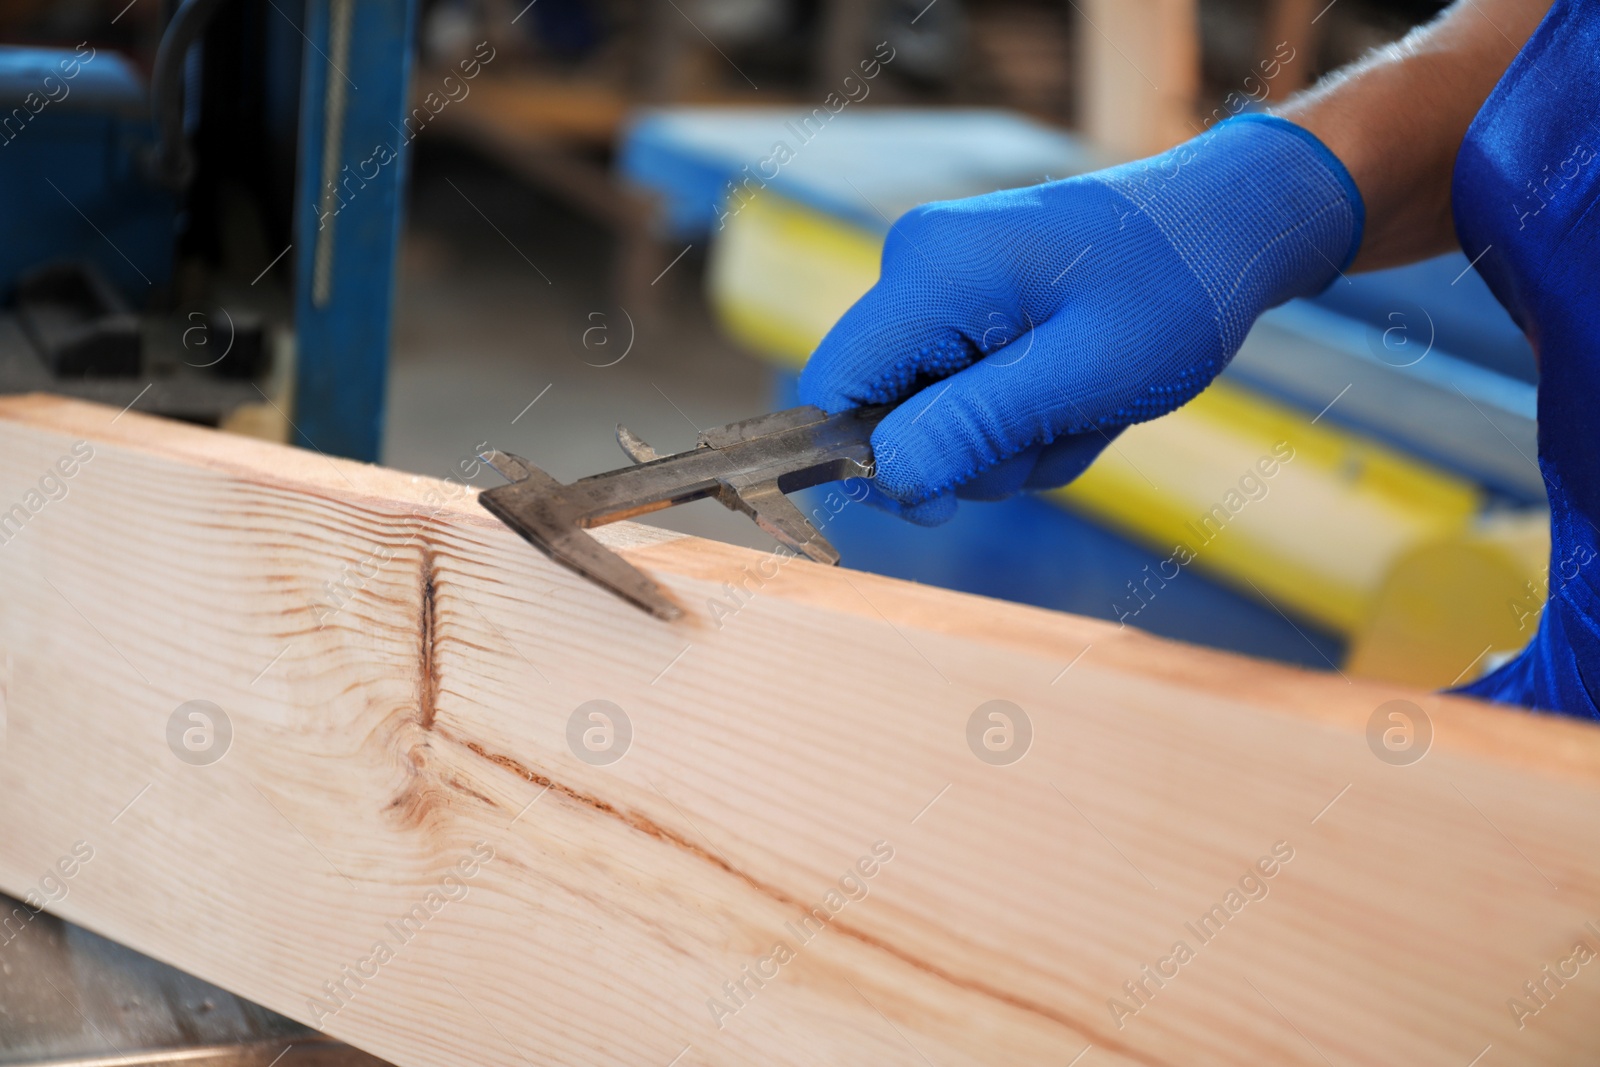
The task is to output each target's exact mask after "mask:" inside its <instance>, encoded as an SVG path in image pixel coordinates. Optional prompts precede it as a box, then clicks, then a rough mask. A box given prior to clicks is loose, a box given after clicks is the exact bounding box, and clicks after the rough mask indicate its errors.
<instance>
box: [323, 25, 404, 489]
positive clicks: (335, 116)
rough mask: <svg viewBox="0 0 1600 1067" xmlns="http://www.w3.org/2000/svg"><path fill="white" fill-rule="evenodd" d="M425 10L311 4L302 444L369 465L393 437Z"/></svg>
mask: <svg viewBox="0 0 1600 1067" xmlns="http://www.w3.org/2000/svg"><path fill="white" fill-rule="evenodd" d="M417 6H418V0H307V3H306V6H305V19H304V24H303V26H302V27H301V28H302V29H303V31H304V33H305V37H306V47H305V50H304V63H303V66H302V68H301V69H302V76H301V89H300V138H299V162H298V164H297V172H298V174H297V178H296V194H295V195H296V205H295V222H294V233H295V238H294V262H295V271H294V278H295V282H294V286H295V304H294V321H295V337H296V347H297V357H296V365H295V368H296V369H295V388H294V421H295V424H296V428H297V434H296V439H297V443H299V444H301V445H303V446H309V447H312V448H316V449H318V450H319V451H322V452H325V453H327V454H329V455H340V456H349V457H351V458H353V459H360V460H366V461H368V462H375V461H377V459H378V453H379V449H380V447H381V444H382V438H383V417H384V393H385V389H386V387H387V380H388V370H389V339H390V332H391V325H392V318H393V312H394V289H395V272H396V267H397V259H398V252H399V243H400V225H401V220H402V216H403V213H404V208H405V183H406V180H407V173H408V170H409V166H410V159H409V152H408V150H407V144H406V137H405V131H404V124H405V116H406V111H407V105H408V102H409V96H408V93H409V90H410V83H411V67H412V56H413V51H414V49H413V43H414V42H415V40H416V26H417ZM330 123H331V126H332V128H331V130H330ZM330 150H331V151H330ZM330 176H331V177H332V178H333V181H332V182H331V183H330V182H329V180H328V179H329V177H330Z"/></svg>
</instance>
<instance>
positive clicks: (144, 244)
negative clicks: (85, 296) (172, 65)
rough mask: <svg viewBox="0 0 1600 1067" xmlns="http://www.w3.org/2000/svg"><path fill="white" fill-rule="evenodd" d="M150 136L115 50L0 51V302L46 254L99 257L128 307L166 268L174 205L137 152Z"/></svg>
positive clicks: (141, 300) (155, 288)
mask: <svg viewBox="0 0 1600 1067" xmlns="http://www.w3.org/2000/svg"><path fill="white" fill-rule="evenodd" d="M154 143H155V130H154V127H153V125H152V124H151V121H150V105H149V102H148V100H147V94H146V91H145V86H144V83H143V81H142V80H141V79H140V77H139V75H138V73H137V72H136V71H135V70H134V69H133V65H132V64H131V63H129V62H128V61H127V60H126V59H124V58H123V57H122V56H119V55H115V54H113V53H109V52H105V51H97V50H96V49H94V48H93V47H91V46H89V45H83V46H80V47H79V48H77V49H45V48H0V201H3V202H4V203H5V204H6V205H8V209H7V210H6V211H4V212H3V213H0V301H7V302H9V301H10V300H11V299H12V296H13V291H14V289H15V285H16V281H17V278H18V277H20V276H21V275H22V274H23V273H24V272H26V271H28V270H30V269H32V268H34V267H37V266H39V265H40V264H42V263H46V262H49V261H52V260H64V259H72V260H86V261H88V262H91V263H93V264H95V266H97V267H98V268H99V269H100V270H101V272H103V273H104V274H105V276H106V277H107V278H108V279H110V280H111V281H112V283H113V284H115V285H116V286H117V287H118V288H119V289H120V290H121V292H122V293H123V294H124V295H125V296H126V297H127V298H128V300H129V301H130V302H131V303H133V304H134V305H135V306H138V307H144V306H146V305H148V304H149V303H150V301H151V298H152V297H153V296H155V295H157V294H158V293H159V292H161V291H162V290H164V288H165V287H166V285H167V284H168V282H169V281H170V279H171V276H172V259H173V242H174V239H175V237H176V218H175V213H176V206H175V200H174V198H173V196H172V194H171V193H170V192H169V191H168V190H167V189H165V188H163V187H162V186H161V185H160V184H159V183H157V182H156V181H154V180H153V179H152V178H151V176H150V175H148V174H147V173H146V172H145V170H144V168H143V167H141V166H140V160H141V159H142V158H143V157H144V155H145V153H146V152H147V151H148V150H149V149H150V147H151V146H152V145H153V144H154Z"/></svg>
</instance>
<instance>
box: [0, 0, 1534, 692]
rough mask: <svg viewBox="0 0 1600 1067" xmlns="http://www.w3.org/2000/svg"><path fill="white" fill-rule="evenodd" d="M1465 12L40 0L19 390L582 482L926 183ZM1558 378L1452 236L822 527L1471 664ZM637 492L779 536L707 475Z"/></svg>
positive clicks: (964, 175)
mask: <svg viewBox="0 0 1600 1067" xmlns="http://www.w3.org/2000/svg"><path fill="white" fill-rule="evenodd" d="M1439 6H1440V5H1438V4H1431V3H1425V2H1417V3H1387V4H1380V3H1375V2H1369V0H1336V2H1334V3H1325V0H1319V2H1312V3H1306V2H1302V0H1206V2H1204V3H1201V4H1200V5H1199V12H1200V18H1199V20H1198V23H1197V24H1191V23H1190V22H1188V21H1186V20H1185V19H1184V18H1182V17H1181V16H1180V15H1179V14H1177V13H1179V12H1182V11H1183V10H1185V9H1184V8H1183V7H1181V6H1173V8H1172V10H1173V12H1174V13H1175V14H1174V15H1173V17H1171V18H1169V19H1163V20H1160V21H1159V22H1157V23H1156V24H1154V25H1152V24H1151V23H1150V22H1149V21H1148V20H1146V21H1144V22H1141V23H1139V24H1137V25H1135V24H1134V23H1132V22H1130V16H1129V14H1128V13H1127V12H1126V11H1124V9H1123V7H1122V6H1121V5H1119V4H1118V3H1116V2H1115V0H1061V2H1058V0H1037V2H1025V0H936V2H933V3H928V2H927V0H912V2H909V3H902V2H899V0H880V2H875V3H850V2H845V0H648V2H625V0H614V2H599V0H537V2H534V3H529V2H527V0H478V2H464V0H431V2H424V3H421V4H420V5H418V4H416V3H408V2H406V0H381V2H380V0H312V2H311V3H304V2H297V0H220V2H218V0H191V2H190V3H188V4H174V3H171V2H162V0H132V2H131V3H130V2H128V0H108V2H103V3H102V2H93V0H68V2H63V0H53V2H48V3H47V2H43V0H39V2H23V0H9V2H6V3H3V4H0V32H3V37H4V40H5V42H6V43H7V44H8V45H12V46H18V45H27V46H33V48H28V49H23V48H15V47H13V48H8V49H7V50H6V52H5V55H4V56H3V57H0V93H3V94H4V96H5V99H4V101H3V115H0V142H3V143H0V190H3V192H4V202H5V203H6V205H8V208H9V210H7V211H5V212H4V221H3V223H0V225H3V227H4V229H3V231H0V297H3V299H4V301H5V304H6V310H5V314H4V321H3V323H0V349H3V352H0V389H4V390H6V391H20V390H24V389H38V388H45V389H51V390H54V391H58V392H66V393H73V394H77V395H84V396H89V397H92V398H95V399H99V400H102V401H105V402H107V403H112V404H114V405H116V406H118V407H121V406H123V405H126V404H130V403H131V404H132V405H134V406H136V407H137V408H138V409H139V410H143V411H152V412H160V413H169V414H173V415H177V416H179V417H183V418H189V419H193V420H196V421H201V422H207V423H213V424H220V425H223V426H225V427H227V428H229V429H233V430H237V431H238V432H241V433H251V434H256V435H261V436H267V437H272V438H277V439H282V440H290V441H297V442H298V443H300V444H302V445H307V446H310V447H315V448H318V449H319V450H321V451H324V452H326V453H329V454H344V455H350V456H355V457H359V458H363V459H368V460H373V461H379V462H383V463H385V464H388V465H390V466H394V467H398V468H401V469H403V470H408V471H414V472H417V473H420V474H427V475H433V476H436V477H450V478H453V479H455V480H457V481H459V482H462V483H464V484H470V485H472V486H474V487H478V488H484V487H488V486H489V485H492V484H495V483H497V482H498V477H497V476H496V475H495V474H494V473H493V472H492V471H490V470H488V469H487V468H486V467H484V466H483V465H482V464H480V463H478V462H476V461H475V459H474V456H475V455H476V453H477V452H478V451H480V450H482V449H483V448H484V447H486V446H488V445H492V446H494V447H497V448H503V449H507V450H510V451H513V452H517V453H520V454H523V455H526V456H528V457H530V458H531V459H533V460H534V461H535V462H537V463H539V464H540V465H541V466H543V467H544V468H545V469H546V470H548V471H550V472H551V473H552V474H553V475H555V476H556V477H557V478H560V479H563V480H571V479H574V478H577V477H580V476H583V475H586V474H592V473H597V472H599V471H602V470H607V469H610V468H613V467H615V466H618V465H620V464H621V463H622V462H623V461H624V457H623V455H622V453H621V452H620V451H619V450H618V449H617V447H616V444H615V441H614V438H613V434H614V429H615V427H616V425H617V424H618V423H622V424H625V425H627V426H628V427H629V428H630V429H632V430H634V431H635V432H637V433H638V434H640V435H641V436H642V437H643V438H645V439H646V440H648V441H650V442H651V443H652V444H653V445H655V446H656V448H657V449H658V450H676V449H678V448H682V447H687V446H688V445H690V444H691V443H692V441H693V435H694V433H695V431H696V429H697V428H700V427H705V426H712V425H718V424H721V423H725V422H729V421H733V420H735V419H739V418H743V417H747V416H750V415H754V414H757V413H760V412H763V411H766V410H770V409H772V408H773V407H775V406H782V405H788V404H791V403H793V402H794V381H795V372H796V370H797V368H798V367H799V366H800V365H801V363H802V362H803V360H804V357H805V355H806V354H807V353H808V352H809V351H810V349H811V348H812V347H813V346H814V345H815V343H816V342H817V341H818V340H819V339H820V337H821V336H822V334H823V333H824V332H825V331H826V329H827V327H828V326H829V325H830V324H831V322H832V321H833V320H834V319H835V318H836V317H837V316H838V315H839V314H840V313H841V312H842V311H843V310H844V309H845V308H847V307H848V306H849V304H850V303H851V302H852V300H853V299H854V298H855V297H856V296H858V295H859V294H860V293H861V292H863V291H864V290H865V289H866V288H867V287H868V286H869V285H870V284H871V282H872V281H873V279H874V277H875V275H876V269H877V255H878V250H879V248H880V246H881V242H882V239H883V235H884V233H885V231H886V230H887V228H888V226H889V224H890V223H891V222H892V221H893V219H894V218H895V217H896V216H898V215H899V214H900V213H901V212H903V211H905V210H906V209H907V208H909V207H911V206H912V205H914V204H916V203H918V202H921V201H926V200H931V199H945V198H951V197H957V196H965V195H970V194H975V193H981V192H984V191H987V190H991V189H997V188H1004V187H1008V186H1016V185H1024V184H1030V183H1034V182H1039V181H1043V180H1046V179H1047V178H1060V177H1063V176H1066V175H1070V174H1072V173H1076V172H1079V171H1083V170H1086V169H1092V168H1094V167H1096V166H1099V165H1102V164H1103V163H1106V162H1110V161H1115V160H1119V159H1125V158H1131V157H1134V156H1138V155H1142V154H1145V153H1148V152H1152V151H1156V150H1159V149H1161V148H1163V147H1166V146H1168V145H1170V144H1172V143H1175V142H1176V141H1179V140H1182V139H1184V138H1186V137H1188V136H1192V135H1193V134H1194V133H1195V132H1196V131H1199V130H1201V129H1204V128H1205V127H1206V126H1208V125H1210V124H1211V123H1213V122H1215V121H1218V120H1219V119H1220V118H1222V117H1225V116H1226V115H1228V114H1231V113H1233V112H1236V111H1238V110H1240V109H1243V108H1247V107H1249V108H1254V107H1259V106H1261V105H1262V104H1263V103H1264V102H1265V103H1270V102H1275V101H1281V100H1282V99H1283V98H1284V97H1286V96H1287V95H1288V94H1289V93H1291V92H1293V91H1294V90H1295V89H1297V88H1300V87H1302V86H1304V85H1306V84H1309V83H1310V82H1312V81H1314V80H1315V78H1316V77H1317V76H1318V75H1319V73H1321V72H1323V71H1327V70H1330V69H1332V68H1335V67H1337V66H1339V65H1341V64H1343V63H1345V62H1348V61H1350V60H1352V59H1354V58H1355V57H1357V56H1359V55H1360V54H1362V53H1363V52H1364V51H1366V50H1368V49H1370V48H1372V47H1375V46H1378V45H1381V44H1383V43H1385V42H1388V41H1392V40H1394V39H1396V38H1398V37H1399V36H1401V35H1402V34H1403V33H1404V32H1405V31H1406V30H1407V29H1408V28H1409V27H1410V26H1412V25H1414V24H1416V23H1417V22H1419V21H1422V20H1424V19H1426V18H1428V17H1429V16H1430V15H1431V14H1432V13H1433V12H1434V11H1435V10H1437V8H1438V7H1439ZM164 33H165V34H166V36H167V39H168V47H167V49H166V55H165V56H163V55H162V47H161V46H162V39H163V34H164ZM173 38H178V39H179V40H180V41H193V42H194V44H193V47H190V48H188V49H184V48H182V47H173V45H172V40H173ZM35 49H51V50H54V52H59V54H60V57H66V58H67V59H69V60H71V62H72V65H73V67H74V69H75V71H76V73H75V74H74V75H73V76H71V77H68V76H67V74H66V73H65V70H66V67H64V66H62V64H61V63H60V62H58V58H59V57H57V56H55V54H54V52H52V53H44V52H40V51H36V50H35ZM308 56H309V57H315V58H316V59H318V60H319V61H318V62H310V63H308V62H306V57H308ZM72 57H76V59H73V58H72ZM322 61H325V62H322ZM330 68H331V70H332V71H335V72H337V75H332V74H330ZM780 146H781V147H780ZM1533 380H1534V368H1533V361H1532V357H1531V354H1530V352H1529V349H1528V346H1527V344H1526V343H1525V342H1524V340H1523V339H1522V338H1521V337H1520V335H1519V334H1518V333H1517V331H1516V329H1515V328H1514V327H1513V326H1512V324H1511V322H1510V320H1509V319H1508V318H1507V317H1506V315H1505V314H1504V313H1503V312H1502V311H1501V309H1500V308H1499V307H1498V305H1496V304H1495V303H1494V301H1493V300H1492V298H1491V297H1490V296H1489V293H1488V291H1487V289H1486V288H1485V287H1484V286H1483V284H1482V282H1481V281H1480V280H1479V279H1478V277H1477V275H1476V274H1475V273H1474V272H1473V271H1472V270H1470V269H1469V266H1468V264H1467V263H1466V261H1465V260H1464V259H1463V258H1462V257H1461V256H1459V255H1453V256H1446V257H1443V258H1442V259H1439V260H1436V261H1433V262H1430V263H1425V264H1421V265H1418V266H1415V267H1411V268H1406V269H1403V270H1395V271H1387V272H1383V273H1381V274H1376V275H1368V276H1357V277H1347V278H1341V279H1340V280H1339V281H1337V282H1336V283H1335V284H1334V285H1333V287H1332V288H1330V289H1329V290H1328V291H1327V292H1326V293H1325V294H1324V295H1323V296H1321V297H1319V298H1318V299H1316V300H1313V301H1297V302H1296V303H1294V304H1291V305H1289V306H1287V307H1284V308H1280V309H1277V310H1275V311H1273V312H1272V313H1270V314H1269V315H1268V316H1267V317H1266V318H1265V319H1264V320H1263V321H1262V322H1261V324H1260V325H1259V326H1258V327H1257V328H1256V330H1255V331H1254V332H1253V333H1252V335H1251V337H1250V340H1249V342H1248V343H1247V344H1246V345H1245V348H1244V351H1243V352H1242V353H1241V354H1240V356H1239V357H1238V359H1237V360H1236V361H1235V362H1234V364H1233V365H1232V366H1231V367H1230V369H1229V370H1228V371H1227V373H1225V374H1224V375H1223V377H1222V378H1221V380H1220V381H1218V382H1217V384H1215V385H1214V386H1213V387H1212V388H1211V389H1209V390H1208V391H1207V392H1206V393H1205V394H1204V395H1202V396H1201V397H1200V399H1199V400H1197V401H1196V402H1194V403H1193V404H1191V405H1189V406H1187V407H1185V408H1184V409H1182V410H1180V411H1178V412H1176V413H1174V414H1172V415H1169V416H1167V417H1166V418H1163V419H1161V420H1158V421H1157V422H1155V423H1152V424H1148V425H1145V426H1140V427H1136V428H1134V429H1133V430H1131V431H1130V432H1128V433H1127V434H1126V435H1124V436H1123V437H1122V438H1120V439H1119V441H1118V442H1117V444H1116V446H1115V447H1114V448H1112V449H1109V450H1108V451H1107V452H1106V454H1105V455H1104V457H1103V458H1102V459H1101V460H1100V461H1099V462H1097V463H1096V465H1095V466H1094V468H1093V469H1092V470H1091V471H1090V472H1089V473H1088V474H1087V475H1086V476H1085V477H1084V478H1082V479H1081V480H1080V481H1079V482H1078V483H1077V484H1075V485H1073V486H1072V487H1069V488H1068V489H1066V490H1064V491H1061V492H1058V493H1053V494H1048V495H1046V496H1040V497H1030V498H1026V499H1019V500H1015V501H1012V502H1009V503H1006V504H998V505H971V504H967V505H963V507H962V509H961V512H960V514H959V515H958V517H957V518H956V520H955V521H954V522H952V523H951V524H949V525H948V526H946V527H942V528H939V529H935V530H926V529H920V528H916V527H912V526H908V525H902V524H900V523H898V522H897V521H894V520H891V519H889V518H887V517H885V516H883V515H881V514H878V513H876V512H873V511H871V510H870V509H869V508H866V507H861V506H850V507H847V508H845V510H844V511H843V512H841V513H840V514H838V515H837V516H829V519H828V524H827V528H826V529H825V530H824V531H823V532H824V534H825V536H827V537H828V538H829V539H830V540H832V541H833V542H834V543H835V544H836V545H837V546H838V547H839V549H840V550H841V551H842V553H843V556H844V559H845V562H846V564H847V565H849V566H852V567H858V568H864V569H868V570H875V571H880V572H883V573H886V574H892V575H897V576H900V577H905V578H910V579H913V580H916V581H921V582H928V583H934V584H938V585H944V586H949V587H953V588H958V589H963V590H969V591H973V592H979V593H985V594H989V595H993V596H999V597H1006V598H1010V599H1014V600H1021V601H1026V602H1031V603H1035V604H1041V605H1045V606H1048V607H1053V608H1059V609H1064V610H1068V611H1073V612H1079V613H1084V614H1088V615H1094V616H1099V617H1103V618H1109V619H1116V620H1121V621H1122V622H1124V623H1125V624H1127V625H1133V626H1138V627H1141V628H1143V629H1146V630H1150V631H1153V632H1156V633H1159V634H1164V635H1169V636H1173V637H1178V638H1182V639H1185V640H1190V641H1196V642H1200V643H1203V644H1208V645H1214V646H1218V647H1222V648H1228V649H1234V650H1238V651H1242V652H1246V653H1251V654H1255V655H1261V656H1267V657H1271V658H1276V659H1281V660H1288V661H1292V662H1297V663H1302V664H1306V665H1309V666H1312V667H1316V668H1319V669H1329V668H1336V669H1339V670H1343V671H1345V672H1347V673H1349V674H1352V675H1354V674H1360V675H1368V676H1376V677H1382V678H1387V679H1394V680H1399V681H1407V682H1417V683H1422V684H1426V685H1437V686H1443V685H1448V684H1451V683H1453V682H1464V681H1467V680H1470V679H1471V678H1473V677H1475V676H1477V675H1478V674H1480V673H1482V672H1483V671H1484V670H1485V669H1487V668H1488V667H1489V666H1491V665H1492V664H1494V663H1495V662H1498V661H1499V660H1500V659H1503V658H1504V657H1505V656H1506V655H1508V654H1509V653H1511V652H1514V651H1515V650H1516V649H1517V648H1518V647H1520V645H1521V644H1522V643H1524V642H1525V641H1526V640H1527V639H1528V637H1529V636H1530V635H1531V633H1532V632H1533V627H1534V626H1535V625H1536V623H1537V619H1538V613H1539V610H1540V606H1541V604H1542V602H1543V598H1544V590H1545V585H1546V579H1545V574H1544V572H1545V552H1546V544H1547V541H1546V534H1545V524H1546V514H1545V510H1544V503H1543V487H1542V483H1541V480H1540V478H1539V474H1538V470H1537V468H1536V466H1535V464H1534V462H1533V457H1534V455H1535V450H1536V443H1535V426H1534V400H1533V395H1534V388H1533ZM1284 442H1288V446H1287V447H1288V451H1289V452H1291V453H1292V459H1291V460H1289V461H1287V462H1273V463H1271V464H1270V466H1272V468H1273V470H1274V473H1273V474H1272V475H1271V476H1270V477H1268V476H1266V475H1263V474H1261V473H1259V471H1260V470H1263V469H1265V468H1264V467H1262V466H1261V465H1260V461H1261V460H1262V459H1263V458H1269V459H1270V458H1271V457H1273V456H1274V449H1275V448H1278V449H1280V453H1279V455H1280V457H1281V454H1282V452H1281V449H1282V443H1284ZM1253 472H1256V473H1253ZM814 492H816V491H814ZM649 521H659V522H660V523H662V524H663V525H668V526H673V527H676V528H679V529H684V530H689V531H691V532H694V533H699V534H703V535H706V536H710V537H716V538H721V539H724V540H730V541H736V542H741V543H746V544H751V545H756V546H762V545H765V544H767V543H768V542H767V541H766V540H765V535H763V534H762V533H761V532H760V531H759V530H758V529H756V528H754V527H753V526H752V525H751V524H750V523H748V521H747V520H746V519H744V517H742V516H740V515H736V514H733V513H729V512H726V511H723V510H722V509H720V508H719V507H718V505H717V504H716V503H715V502H713V501H703V502H700V503H698V504H695V505H692V506H690V507H688V508H685V509H674V510H673V511H672V512H670V513H667V514H664V515H663V516H662V517H660V518H659V519H652V520H649ZM1179 546H1183V548H1184V550H1185V551H1183V552H1179V551H1178V547H1179ZM1191 557H1192V558H1191Z"/></svg>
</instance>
